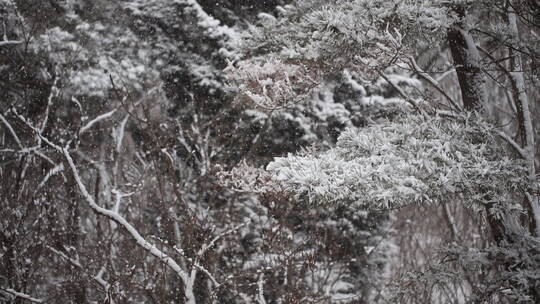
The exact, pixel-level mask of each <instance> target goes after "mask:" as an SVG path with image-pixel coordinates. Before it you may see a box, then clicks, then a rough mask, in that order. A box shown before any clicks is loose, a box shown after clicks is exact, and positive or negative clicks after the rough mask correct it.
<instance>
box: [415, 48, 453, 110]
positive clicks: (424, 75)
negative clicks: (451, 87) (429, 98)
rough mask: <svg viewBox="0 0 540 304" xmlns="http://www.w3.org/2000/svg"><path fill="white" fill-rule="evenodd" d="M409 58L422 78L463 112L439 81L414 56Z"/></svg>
mask: <svg viewBox="0 0 540 304" xmlns="http://www.w3.org/2000/svg"><path fill="white" fill-rule="evenodd" d="M408 59H409V66H410V67H411V68H412V69H413V70H414V71H415V72H416V74H418V76H420V77H421V78H422V79H424V80H425V81H427V82H428V83H429V84H430V85H431V86H432V87H433V88H435V89H436V90H437V91H438V92H439V93H441V94H442V95H443V96H444V97H445V98H446V99H447V100H448V102H450V104H451V105H452V106H453V107H454V108H455V109H456V110H457V111H458V112H461V108H460V107H459V106H458V105H457V103H456V102H455V101H454V100H453V99H452V98H451V97H450V96H448V94H447V93H446V92H445V91H444V90H443V89H442V88H441V86H440V85H439V82H438V81H437V80H435V79H433V77H431V76H430V75H429V74H428V73H426V72H425V71H424V70H422V68H421V67H420V66H419V65H418V63H416V60H414V58H413V57H412V56H408Z"/></svg>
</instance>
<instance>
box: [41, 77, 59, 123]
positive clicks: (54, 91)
mask: <svg viewBox="0 0 540 304" xmlns="http://www.w3.org/2000/svg"><path fill="white" fill-rule="evenodd" d="M57 83H58V77H57V76H55V77H54V80H53V84H52V86H51V92H50V93H49V98H48V99H47V107H46V108H45V117H44V118H43V122H42V124H41V128H40V131H41V132H43V131H44V130H45V127H46V126H47V121H48V120H49V112H50V108H51V105H52V100H53V97H57V96H58V94H59V92H60V90H58V87H57Z"/></svg>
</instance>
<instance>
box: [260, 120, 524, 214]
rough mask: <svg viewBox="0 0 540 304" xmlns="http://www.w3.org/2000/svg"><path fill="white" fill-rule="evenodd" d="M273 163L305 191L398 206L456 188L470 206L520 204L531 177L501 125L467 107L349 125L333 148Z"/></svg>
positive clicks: (314, 198) (284, 180) (331, 199)
mask: <svg viewBox="0 0 540 304" xmlns="http://www.w3.org/2000/svg"><path fill="white" fill-rule="evenodd" d="M471 115H472V114H471ZM267 170H269V171H271V172H272V173H273V180H274V181H275V182H276V183H278V184H281V185H282V186H284V187H285V189H287V190H288V191H289V192H291V193H294V194H295V195H296V197H297V198H298V199H301V200H304V201H307V202H308V203H311V204H350V205H352V206H354V207H355V208H359V209H360V208H368V209H393V208H399V207H401V206H404V205H409V204H413V203H420V202H427V203H429V202H438V201H440V200H441V199H448V198H449V197H452V196H460V197H461V199H463V200H465V201H466V203H467V205H469V206H473V205H475V204H483V203H492V202H493V199H496V200H497V201H496V202H495V203H497V202H500V203H501V204H500V206H503V205H505V206H507V207H508V206H511V207H510V208H513V207H515V206H514V204H513V203H511V202H512V198H511V197H510V196H511V193H513V192H515V190H516V189H523V188H524V186H525V184H526V180H525V176H526V174H525V167H524V164H523V161H521V160H515V159H513V158H512V157H510V156H507V155H506V153H505V151H504V148H503V147H502V146H500V145H498V143H497V141H496V132H495V130H494V128H492V127H490V126H489V125H487V123H484V122H481V121H478V118H474V117H473V116H466V115H462V116H456V117H455V118H447V117H444V118H442V117H438V116H436V117H429V118H426V117H424V116H421V115H412V114H406V115H403V117H400V118H397V119H396V120H395V121H392V122H390V121H388V122H385V123H383V124H378V125H371V126H369V127H367V128H363V129H355V128H349V129H347V130H345V131H344V132H343V133H342V135H341V136H340V137H339V138H338V142H337V146H336V147H335V148H334V149H330V150H328V151H326V152H324V153H320V154H318V155H313V154H303V155H299V156H293V155H289V156H287V157H278V158H275V159H274V161H273V162H272V163H270V164H269V165H268V167H267ZM502 202H507V203H508V204H502ZM507 207H501V208H507Z"/></svg>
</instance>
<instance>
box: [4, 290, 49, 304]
mask: <svg viewBox="0 0 540 304" xmlns="http://www.w3.org/2000/svg"><path fill="white" fill-rule="evenodd" d="M0 290H3V291H5V292H7V293H9V294H11V295H13V296H15V297H17V298H21V299H25V300H28V301H30V302H33V303H43V300H42V299H37V298H34V297H32V296H30V295H27V294H25V293H23V292H19V291H16V290H14V289H11V288H3V287H0Z"/></svg>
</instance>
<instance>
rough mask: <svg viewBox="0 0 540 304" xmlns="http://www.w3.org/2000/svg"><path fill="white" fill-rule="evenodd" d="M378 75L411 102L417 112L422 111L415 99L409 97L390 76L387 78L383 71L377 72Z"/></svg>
mask: <svg viewBox="0 0 540 304" xmlns="http://www.w3.org/2000/svg"><path fill="white" fill-rule="evenodd" d="M379 75H380V76H381V77H382V78H383V79H384V80H386V82H388V83H389V84H390V85H391V86H392V87H393V88H394V89H395V90H396V91H397V92H398V93H399V95H401V97H403V99H405V101H406V102H408V103H409V104H411V105H412V106H413V107H414V108H415V109H416V110H417V111H418V112H419V113H423V112H422V110H421V109H420V107H418V104H417V102H416V101H414V100H413V99H412V98H410V97H409V96H408V95H407V94H406V93H405V92H404V91H403V90H402V89H401V88H400V87H399V86H398V85H397V84H395V83H394V82H393V81H392V80H390V78H388V77H387V76H386V75H385V74H384V73H383V72H379Z"/></svg>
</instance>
